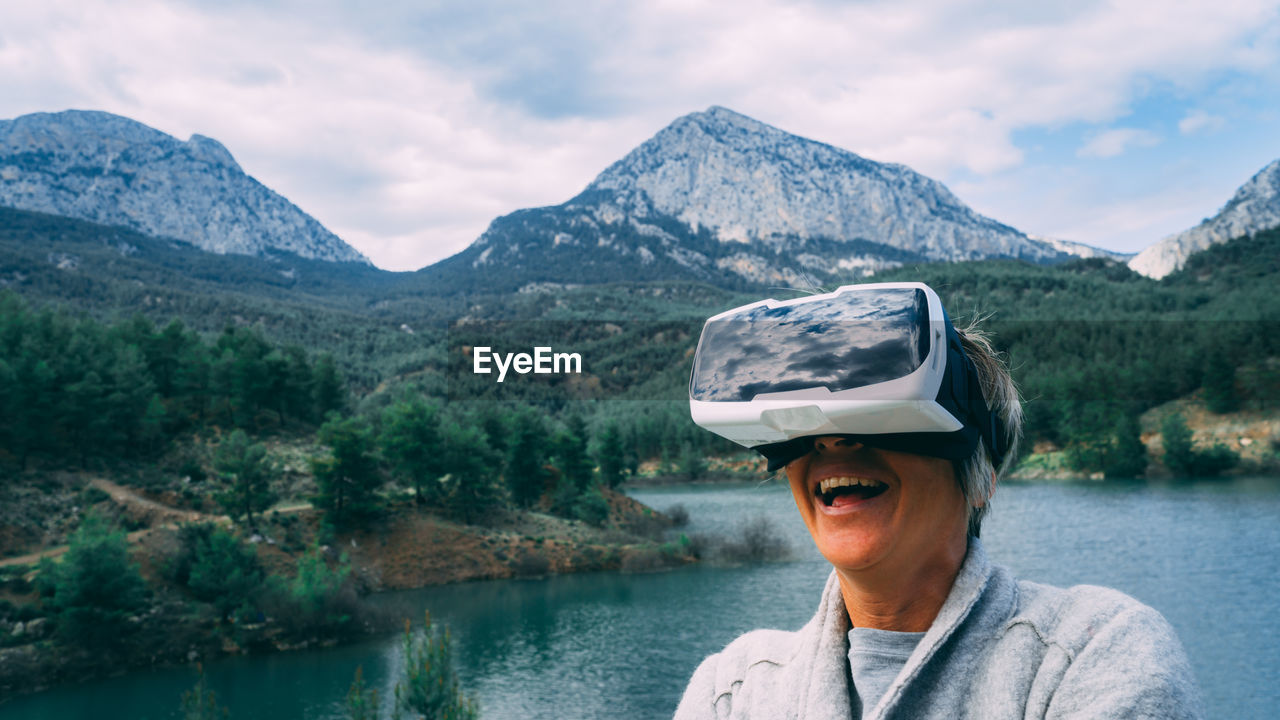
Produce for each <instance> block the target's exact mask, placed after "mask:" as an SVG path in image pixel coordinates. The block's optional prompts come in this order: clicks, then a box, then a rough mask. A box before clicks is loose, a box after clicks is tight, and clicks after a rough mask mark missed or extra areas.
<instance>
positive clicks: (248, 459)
mask: <svg viewBox="0 0 1280 720" xmlns="http://www.w3.org/2000/svg"><path fill="white" fill-rule="evenodd" d="M213 467H214V469H215V470H216V471H217V472H218V474H219V476H220V477H221V478H222V480H223V481H224V482H226V483H227V484H228V485H229V487H228V488H227V489H226V490H225V491H223V492H220V493H218V494H217V495H216V496H215V497H216V499H217V500H218V502H219V503H220V504H221V505H222V507H223V508H224V509H226V511H227V514H228V515H230V516H231V518H232V519H233V520H234V519H238V518H242V517H243V518H244V519H245V524H246V525H248V526H249V527H250V528H253V529H255V530H256V529H257V522H256V520H255V519H254V513H255V512H256V513H262V512H263V511H265V510H266V509H267V508H268V507H269V506H270V505H271V503H273V502H275V493H274V492H272V490H271V476H272V475H274V474H275V465H274V464H273V463H272V462H271V461H270V460H269V459H267V449H266V448H265V447H264V446H263V445H262V444H261V443H254V442H251V441H250V440H249V436H248V435H246V434H245V432H244V431H243V430H239V429H237V430H235V431H234V432H232V433H231V435H230V436H229V437H228V438H227V439H226V441H224V442H223V443H222V445H220V446H219V447H218V450H217V452H216V453H215V454H214V459H213Z"/></svg>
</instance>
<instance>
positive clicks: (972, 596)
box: [797, 537, 994, 720]
mask: <svg viewBox="0 0 1280 720" xmlns="http://www.w3.org/2000/svg"><path fill="white" fill-rule="evenodd" d="M993 572H994V566H993V565H992V564H991V563H990V561H989V560H988V559H987V554H986V552H985V551H984V550H983V548H982V543H981V542H980V541H979V540H978V539H977V538H972V537H971V538H969V549H968V552H967V553H966V554H965V559H964V562H963V563H962V564H961V566H960V572H959V573H958V574H957V575H956V579H955V582H954V583H953V584H952V586H951V592H950V593H948V594H947V599H946V601H945V602H943V604H942V609H941V610H939V611H938V616H937V617H936V618H934V621H933V624H932V625H931V626H929V630H928V632H926V633H925V636H924V639H923V640H921V641H920V644H919V645H918V646H917V647H916V649H915V652H914V653H912V654H911V657H910V658H909V659H908V660H907V664H906V665H905V666H904V667H903V669H902V672H901V673H900V674H899V675H898V678H897V679H896V680H894V682H893V684H892V685H890V686H889V689H888V690H887V691H886V692H885V695H884V697H883V698H881V700H880V703H879V705H878V708H879V709H881V710H883V709H884V708H887V707H889V706H892V705H894V704H896V703H897V702H898V699H899V697H900V696H901V695H902V692H903V690H904V688H905V687H906V686H907V685H909V684H910V683H911V681H912V680H913V679H914V678H915V677H916V676H917V675H918V674H919V673H920V671H921V670H922V669H923V668H924V666H925V665H926V664H927V663H928V662H929V660H930V659H931V658H932V657H933V656H934V654H936V653H937V651H938V649H939V648H940V647H941V646H942V645H943V644H944V643H945V642H946V641H947V640H948V639H949V638H950V637H951V636H952V635H953V634H954V633H955V631H956V629H957V628H958V627H959V626H960V624H961V623H962V622H964V620H965V618H967V617H968V616H969V614H970V612H971V611H972V610H973V607H974V605H976V604H977V602H978V599H979V598H980V597H981V596H982V592H983V590H984V589H985V588H986V586H987V583H988V581H989V580H990V579H991V575H992V573H993ZM849 628H850V622H849V613H848V611H847V610H846V609H845V605H844V596H843V595H842V594H841V592H840V581H839V577H838V576H837V575H836V572H835V571H834V570H833V571H832V572H831V575H830V577H828V578H827V585H826V587H825V589H824V590H823V592H822V602H821V603H820V604H819V605H818V611H817V613H815V614H814V617H813V619H812V620H810V621H809V627H807V628H806V631H807V632H803V635H804V636H805V637H806V641H805V642H803V643H802V644H801V646H800V648H799V649H798V650H799V654H800V655H801V656H803V655H808V656H809V657H807V658H803V659H802V658H797V660H801V661H802V662H804V660H807V661H808V662H807V663H804V664H808V665H809V666H810V667H811V668H812V672H811V673H809V681H808V683H807V685H806V687H804V688H803V689H802V690H801V692H800V694H799V697H798V700H799V705H798V708H797V716H798V717H799V718H803V719H804V720H848V719H849V717H850V708H851V698H850V695H849V669H848V664H847V659H846V653H847V652H848V637H847V634H848V632H849Z"/></svg>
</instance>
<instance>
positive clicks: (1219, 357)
mask: <svg viewBox="0 0 1280 720" xmlns="http://www.w3.org/2000/svg"><path fill="white" fill-rule="evenodd" d="M1201 385H1202V387H1203V388H1204V403H1205V406H1206V407H1207V408H1208V409H1209V412H1212V413H1217V414H1219V415H1221V414H1223V413H1229V412H1235V411H1236V410H1239V409H1240V401H1239V398H1238V397H1237V396H1236V369H1235V368H1234V367H1232V366H1231V363H1229V362H1227V358H1226V356H1225V355H1224V354H1223V353H1222V351H1221V349H1220V348H1214V349H1211V350H1210V351H1209V357H1208V359H1207V360H1206V361H1205V366H1204V381H1203V382H1202V383H1201Z"/></svg>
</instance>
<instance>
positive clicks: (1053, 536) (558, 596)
mask: <svg viewBox="0 0 1280 720" xmlns="http://www.w3.org/2000/svg"><path fill="white" fill-rule="evenodd" d="M633 495H634V496H635V497H637V498H638V499H640V500H642V501H644V502H646V503H648V504H650V505H652V506H654V507H657V508H659V509H663V508H666V507H669V506H670V505H673V504H675V503H681V504H683V505H684V506H685V507H686V508H688V510H689V512H690V515H691V522H690V525H689V527H687V528H685V529H684V532H687V533H691V534H692V533H698V532H725V531H729V530H732V528H733V527H734V526H735V525H736V524H737V523H740V522H742V521H743V520H744V519H746V518H750V517H752V516H754V515H756V514H764V515H766V516H768V517H770V518H771V519H772V520H773V522H774V523H775V525H776V527H777V528H778V529H779V530H780V531H782V532H784V533H785V534H786V535H787V538H788V540H789V541H790V543H791V545H792V548H793V557H792V559H791V560H789V561H787V562H782V563H776V564H770V565H765V566H756V567H740V568H713V567H691V568H685V569H681V570H678V571H674V572H667V573H657V574H641V575H621V574H614V573H602V574H591V575H578V576H566V577H558V578H549V579H546V580H524V581H492V582H481V583H469V584H464V585H455V586H449V587H442V588H434V589H429V590H421V591H415V592H411V593H400V594H397V595H395V596H384V597H383V598H382V599H383V600H384V601H385V602H389V603H393V604H395V605H397V607H398V608H399V609H400V610H401V611H402V612H403V614H404V615H405V616H407V617H413V618H420V617H421V615H422V611H423V609H425V608H430V609H431V611H432V614H433V616H434V617H435V618H436V619H437V620H440V621H443V622H445V623H447V624H448V625H449V626H450V627H451V628H452V632H453V637H454V641H455V660H456V663H457V665H458V669H459V673H460V675H461V677H462V680H463V683H464V685H465V686H466V687H467V688H468V689H469V690H470V691H471V692H473V693H474V694H475V695H476V696H477V697H478V699H479V701H480V705H481V710H482V715H483V717H486V718H520V719H523V718H548V719H551V718H554V719H556V720H560V719H565V718H569V719H571V718H667V717H670V715H671V712H672V711H673V710H674V708H675V705H676V703H677V702H678V700H679V696H680V693H681V691H682V690H683V687H684V684H685V682H686V681H687V679H688V676H689V674H690V673H691V672H692V671H693V668H694V667H695V666H696V665H697V663H698V661H699V660H700V659H701V658H702V657H703V656H704V655H706V654H708V653H710V652H714V651H716V650H718V649H720V648H721V647H723V646H724V645H725V644H726V643H727V642H729V641H730V640H732V639H733V638H734V637H736V636H737V635H739V634H741V633H742V632H745V631H747V630H750V629H752V628H756V627H781V628H796V627H799V626H800V625H801V624H803V623H804V622H805V621H806V620H808V618H809V616H810V615H811V614H812V612H813V609H814V607H815V605H816V601H817V595H818V593H819V591H820V590H821V587H822V584H823V582H824V580H825V578H826V575H827V567H826V565H825V562H824V561H823V560H822V558H821V556H819V555H818V554H817V552H816V551H815V550H813V548H812V545H811V541H810V540H809V537H808V534H807V533H806V531H805V530H804V527H803V526H802V525H801V523H800V522H799V519H798V517H797V516H795V508H794V506H793V505H792V503H791V498H790V493H789V492H788V491H787V490H786V489H785V488H784V487H780V486H775V485H765V486H755V485H744V486H734V487H724V486H718V487H706V486H704V487H677V488H670V489H666V488H664V489H653V490H643V491H635V492H634V493H633ZM983 535H984V540H985V542H986V545H987V549H988V553H989V554H990V555H991V556H992V557H993V558H994V559H995V560H997V561H998V562H1001V563H1003V564H1005V565H1008V566H1010V567H1011V568H1012V569H1013V570H1014V571H1015V572H1016V573H1017V574H1018V575H1019V576H1021V577H1025V578H1029V579H1034V580H1039V581H1042V582H1048V583H1053V584H1058V585H1067V584H1075V583H1082V582H1087V583H1092V584H1100V585H1108V586H1111V587H1115V588H1118V589H1120V590H1123V591H1125V592H1127V593H1129V594H1131V595H1133V596H1135V597H1137V598H1139V599H1140V600H1142V601H1144V602H1146V603H1147V604H1149V605H1152V606H1154V607H1155V608H1156V609H1158V610H1160V611H1161V612H1163V613H1164V614H1165V616H1166V617H1167V618H1168V619H1169V621H1170V622H1171V623H1172V624H1173V625H1174V627H1175V628H1176V629H1177V631H1178V633H1179V635H1180V637H1181V638H1182V641H1183V644H1184V645H1185V646H1186V647H1187V652H1188V654H1189V655H1190V656H1191V659H1192V663H1193V665H1194V666H1195V670H1196V672H1197V674H1198V677H1199V679H1200V682H1201V685H1202V687H1203V689H1204V693H1205V697H1206V702H1207V705H1208V708H1209V716H1210V717H1231V718H1270V717H1274V716H1275V708H1276V707H1277V706H1280V684H1278V683H1277V682H1276V679H1277V678H1278V677H1280V643H1277V642H1276V638H1278V637H1280V613H1277V612H1276V611H1277V609H1278V608H1280V479H1274V478H1254V479H1236V480H1231V481H1216V482H1203V483H1187V484H1176V485H1175V484H1170V485H1159V484H1145V483H1135V484H1121V485H1096V484H1087V485H1070V484H1068V485H1009V486H1007V487H1003V488H1001V489H1000V491H999V492H998V493H997V497H996V502H995V503H994V505H993V510H992V514H991V515H990V516H989V518H988V520H987V523H986V525H985V526H984V532H983ZM399 663H400V657H399V638H398V636H387V637H382V638H375V639H371V640H368V641H365V642H363V643H360V644H357V645H350V646H345V647H341V648H333V649H329V650H316V651H305V652H297V653H285V654H276V655H263V656H256V657H236V658H227V659H223V660H218V661H215V662H212V663H209V664H208V665H207V666H206V673H207V675H208V680H209V684H210V686H211V687H212V688H213V689H214V690H216V691H217V693H218V696H219V699H220V701H221V702H222V704H224V705H226V706H228V707H229V708H230V710H231V718H233V719H235V720H243V719H249V718H254V719H258V718H262V719H265V718H308V719H316V720H320V719H327V718H338V717H342V714H341V702H342V698H343V696H344V695H345V693H346V690H347V686H348V685H349V684H350V682H351V677H352V673H353V672H354V670H355V668H356V666H363V668H364V673H365V677H366V678H367V680H368V681H369V683H370V684H371V685H372V686H375V687H380V688H381V689H382V694H383V696H384V697H386V696H389V695H390V687H391V685H392V684H393V683H394V677H395V675H396V674H397V673H398V671H399ZM194 677H195V676H194V670H193V669H191V668H166V669H160V670H146V671H139V672H134V673H130V674H127V675H124V676H121V677H118V678H112V679H108V680H103V681H96V682H93V683H88V684H85V685H80V686H74V687H65V688H60V689H57V690H53V691H49V692H45V693H40V694H37V695H32V696H26V697H21V698H17V699H15V700H13V701H11V702H9V703H7V704H5V705H2V706H0V718H11V717H12V718H49V719H51V720H52V719H58V720H61V719H62V718H87V717H93V718H103V719H106V720H110V719H113V718H119V719H121V720H123V719H125V718H128V719H130V720H143V719H146V718H173V717H177V716H178V714H177V708H178V703H179V698H180V696H181V693H182V692H183V690H185V689H187V688H189V687H190V686H191V685H192V684H193V683H194Z"/></svg>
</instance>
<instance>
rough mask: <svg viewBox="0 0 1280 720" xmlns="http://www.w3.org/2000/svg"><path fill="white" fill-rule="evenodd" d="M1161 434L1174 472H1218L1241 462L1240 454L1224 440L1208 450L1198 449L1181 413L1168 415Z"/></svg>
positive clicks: (1193, 474) (1168, 464)
mask: <svg viewBox="0 0 1280 720" xmlns="http://www.w3.org/2000/svg"><path fill="white" fill-rule="evenodd" d="M1160 434H1161V436H1162V437H1163V438H1164V464H1165V467H1167V468H1169V470H1170V472H1172V473H1173V474H1174V475H1178V476H1181V477H1207V476H1214V475H1218V474H1221V473H1222V472H1223V471H1226V470H1230V469H1231V468H1233V467H1235V466H1236V464H1237V463H1239V462H1240V456H1239V455H1237V454H1236V453H1235V452H1233V451H1232V450H1231V449H1230V448H1228V447H1227V446H1225V445H1223V444H1221V443H1215V444H1214V445H1213V447H1211V448H1209V449H1208V450H1206V451H1203V452H1201V451H1197V450H1196V449H1195V446H1194V445H1193V444H1192V439H1191V437H1192V436H1191V429H1190V428H1188V427H1187V422H1186V420H1185V419H1183V417H1182V415H1180V414H1178V413H1174V414H1172V415H1170V416H1169V417H1167V418H1165V419H1164V423H1162V424H1161V426H1160Z"/></svg>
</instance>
